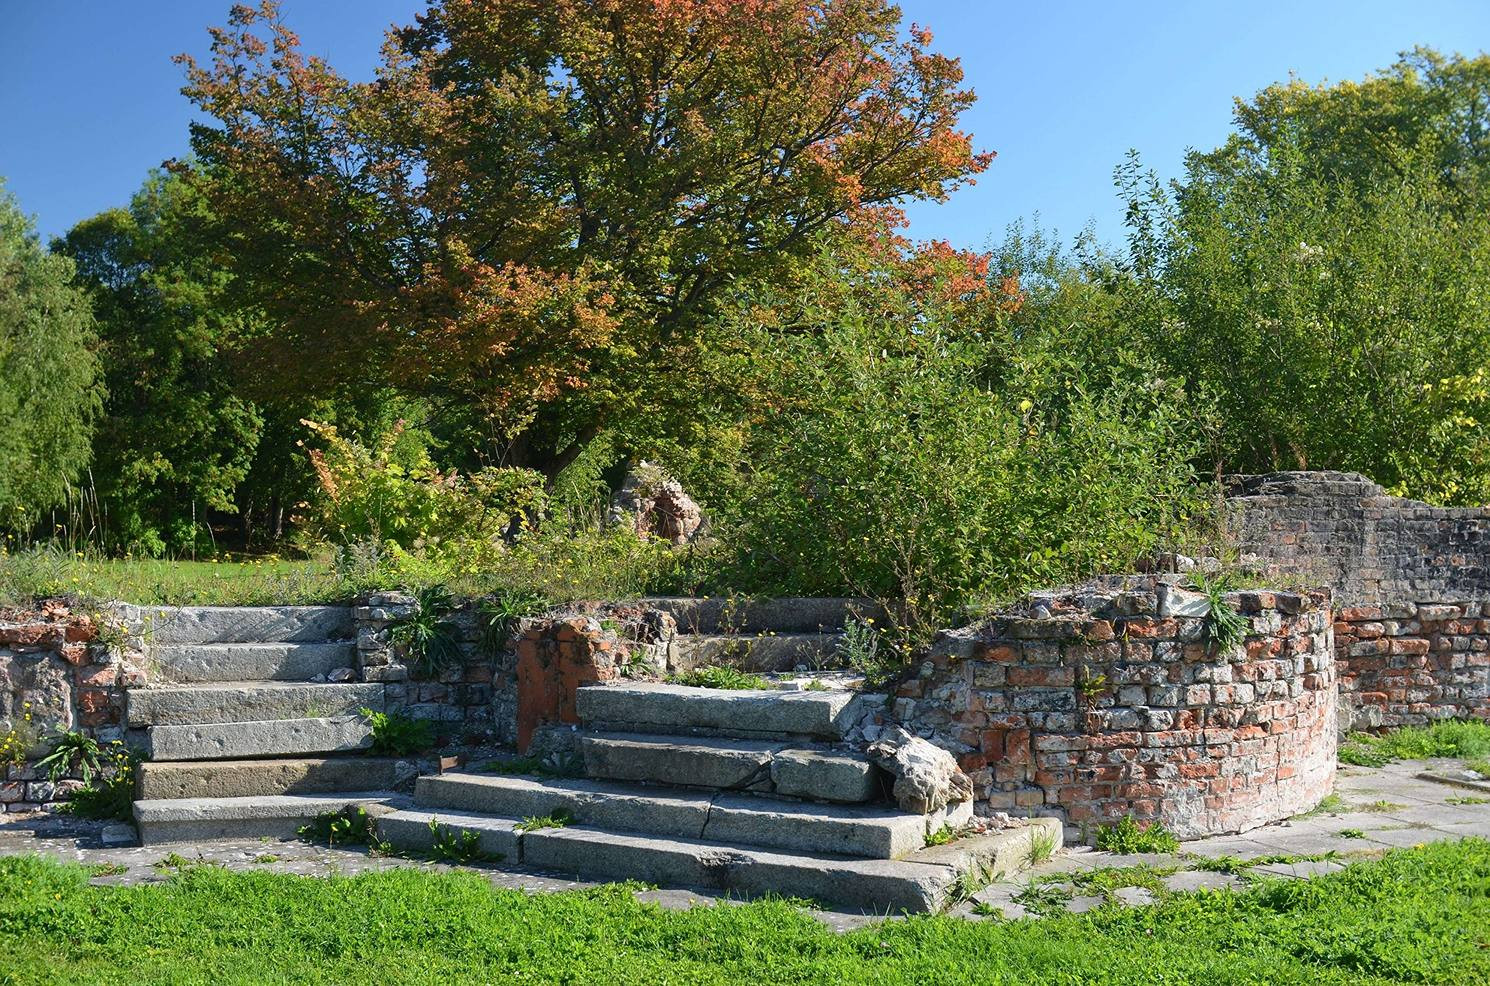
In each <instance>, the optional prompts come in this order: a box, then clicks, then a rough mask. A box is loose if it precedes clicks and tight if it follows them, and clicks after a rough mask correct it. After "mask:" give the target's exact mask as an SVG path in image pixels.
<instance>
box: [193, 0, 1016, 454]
mask: <svg viewBox="0 0 1490 986" xmlns="http://www.w3.org/2000/svg"><path fill="white" fill-rule="evenodd" d="M212 36H213V41H212V59H211V60H210V62H207V63H199V62H197V61H196V60H195V59H193V58H191V57H190V56H182V61H183V63H184V64H185V66H186V70H187V77H188V84H187V86H186V90H185V91H186V93H187V95H188V96H189V97H190V98H191V99H192V100H193V101H195V102H196V103H197V105H198V106H199V107H200V108H201V109H202V110H203V111H204V112H205V113H206V114H207V115H208V116H209V117H210V118H211V120H212V122H210V123H205V124H198V125H195V126H194V128H193V136H192V146H193V149H194V151H195V153H196V155H197V156H198V157H199V158H200V160H201V162H202V164H203V165H204V168H203V171H202V172H201V175H202V177H201V179H200V180H201V183H202V187H203V188H204V190H205V192H206V194H207V196H208V198H209V200H210V202H211V205H212V208H213V210H214V211H215V213H216V215H217V216H218V217H219V218H220V220H221V223H222V234H221V235H222V237H223V244H224V246H225V248H226V253H227V255H228V256H229V257H230V262H231V264H232V267H233V270H234V271H235V273H237V274H239V275H240V276H239V278H238V280H236V281H235V282H234V283H235V284H236V285H238V286H239V288H240V289H241V290H242V291H243V292H244V293H245V297H246V298H247V299H250V300H251V301H252V302H253V303H255V304H257V305H259V306H261V307H262V308H263V309H264V310H265V311H266V312H267V313H268V314H269V315H270V316H271V318H272V321H273V324H274V326H275V329H274V331H273V332H271V333H267V334H266V335H265V337H264V338H262V339H260V340H259V341H258V343H257V344H256V345H254V346H253V347H252V352H253V353H254V354H255V355H256V356H257V357H259V358H262V359H263V360H265V361H267V362H269V363H270V364H271V365H272V366H273V367H274V378H275V380H276V384H277V385H278V386H281V387H285V388H299V389H302V390H304V391H308V392H315V391H316V390H317V389H318V388H320V387H323V386H324V385H325V383H326V381H328V380H347V379H358V380H376V381H381V382H387V383H391V384H393V385H395V386H398V387H400V388H403V389H405V390H408V391H411V392H415V393H419V394H422V395H427V396H429V397H432V398H434V399H436V400H437V401H440V402H443V403H444V404H445V405H447V406H452V407H458V408H461V409H463V410H464V411H465V412H466V413H469V414H472V415H474V416H476V417H477V418H478V419H479V420H480V421H482V422H483V423H484V427H485V429H486V433H487V435H488V436H489V438H490V440H491V442H492V444H493V445H494V446H498V447H501V448H502V449H503V451H504V452H505V454H506V455H507V456H508V457H509V461H511V462H513V463H514V464H517V465H524V464H534V465H538V466H539V467H541V468H543V469H544V471H546V472H549V473H550V474H552V473H553V472H554V471H556V469H557V468H558V467H559V466H561V465H563V464H565V463H566V462H568V461H569V460H570V459H571V458H572V457H573V456H574V455H576V454H578V452H579V451H580V450H581V449H582V448H583V446H584V445H585V443H586V442H587V441H588V440H589V439H590V438H591V437H593V435H594V434H596V433H597V432H598V431H599V430H600V428H601V427H603V426H604V425H605V424H606V423H608V422H612V421H615V420H617V419H619V418H621V417H624V416H625V415H626V414H628V413H636V412H638V411H639V410H640V409H641V408H643V407H645V406H647V405H648V404H649V403H655V401H656V400H657V399H658V398H657V396H656V395H657V394H659V393H667V392H668V391H669V389H670V388H668V387H667V386H666V385H665V384H663V385H659V384H658V380H659V378H662V379H665V378H666V377H667V376H668V374H669V372H671V371H676V370H677V369H678V368H680V367H685V366H686V365H687V364H688V361H689V359H690V355H689V354H690V351H691V345H692V342H693V341H694V340H695V339H696V337H697V334H698V333H699V332H700V331H702V329H703V327H704V326H705V325H706V323H707V318H708V316H709V315H710V314H711V313H712V312H713V311H714V310H715V308H716V307H717V304H718V299H719V297H720V295H721V293H722V292H723V291H724V289H726V288H728V287H729V286H730V285H731V284H733V283H735V282H736V281H738V280H740V279H743V278H749V277H752V276H762V275H768V274H770V273H771V272H772V271H776V270H780V269H781V268H782V267H783V265H786V264H788V263H789V262H790V261H791V260H793V259H795V258H800V257H802V256H804V255H806V254H807V253H808V252H809V251H810V247H811V242H812V239H813V236H814V234H815V233H817V232H818V231H820V230H822V229H824V228H826V227H828V226H830V225H833V224H836V223H845V222H846V223H850V224H854V223H859V222H863V221H866V220H871V219H872V220H874V221H883V213H884V211H885V210H887V209H891V208H892V207H893V205H894V204H895V203H896V202H898V201H900V200H902V199H904V198H907V197H922V198H924V197H931V198H936V197H941V196H944V195H945V194H946V193H947V192H948V191H949V190H950V189H951V188H954V187H956V186H957V185H958V184H959V183H962V182H964V181H967V180H970V178H971V177H972V176H973V175H974V174H976V173H977V172H979V171H981V170H982V169H983V168H984V167H986V166H987V164H988V161H989V160H990V158H991V155H988V154H978V153H975V152H974V151H973V149H972V147H971V144H970V141H969V138H968V137H967V135H965V134H963V133H962V132H960V131H959V130H958V129H957V127H956V124H957V119H958V116H959V114H960V113H961V112H962V111H963V110H964V109H966V108H967V107H968V106H969V105H970V103H971V101H972V98H973V97H972V93H971V92H969V91H967V90H965V89H962V88H960V83H961V78H962V72H961V69H960V67H959V65H958V63H957V62H956V61H955V60H953V59H949V58H946V57H944V56H941V55H938V54H936V53H934V52H932V51H931V50H930V41H931V38H930V35H929V33H928V32H925V31H922V30H919V29H913V30H912V31H911V32H910V33H909V35H908V36H905V37H902V35H901V32H900V13H899V10H898V9H897V8H895V7H894V6H892V5H891V4H890V3H888V2H887V0H831V2H826V3H806V2H803V0H748V2H723V0H598V2H593V0H433V2H432V3H431V4H430V6H429V9H428V10H427V12H426V13H424V14H423V15H421V16H420V17H419V18H418V22H417V23H416V24H415V25H413V26H410V27H408V28H404V29H401V30H395V31H393V32H391V33H390V34H389V36H388V38H387V41H386V43H385V45H384V48H383V61H382V64H381V66H380V67H379V69H378V72H377V78H376V79H374V80H373V81H371V82H353V81H349V80H347V79H345V78H343V77H342V76H340V75H338V74H337V73H336V72H335V71H334V70H333V69H332V68H331V67H330V66H329V65H327V64H325V63H324V62H323V61H321V60H319V59H316V58H310V57H307V56H305V55H304V54H303V53H302V52H301V50H300V46H299V42H298V39H297V38H296V37H295V35H294V34H293V33H292V32H291V31H290V29H289V28H288V27H287V26H286V24H285V23H284V21H283V20H282V18H281V16H280V12H279V9H278V6H277V4H275V3H274V2H272V0H265V2H263V3H261V4H260V5H259V6H257V7H248V6H242V5H240V6H235V7H234V8H233V11H232V14H231V17H230V21H229V25H228V26H227V27H226V28H223V29H218V30H214V31H213V32H212Z"/></svg>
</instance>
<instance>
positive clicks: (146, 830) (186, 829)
mask: <svg viewBox="0 0 1490 986" xmlns="http://www.w3.org/2000/svg"><path fill="white" fill-rule="evenodd" d="M396 801H397V799H396V798H394V797H393V796H392V795H390V794H389V793H388V792H386V791H359V792H348V793H346V794H323V795H314V794H282V795H259V796H255V797H248V798H172V799H169V800H151V801H136V802H135V804H134V816H135V825H136V827H137V828H138V829H139V830H140V844H141V845H145V846H149V845H155V844H158V843H162V842H206V841H211V840H214V839H261V838H280V839H288V838H292V837H294V835H295V834H296V832H297V831H298V830H299V828H300V827H301V826H302V825H305V824H306V823H308V822H309V821H311V820H312V819H314V818H315V817H316V816H317V815H322V814H326V813H329V812H335V811H340V810H342V809H343V808H345V807H347V806H348V805H362V806H363V807H365V808H366V809H367V810H368V813H369V814H373V815H378V814H385V813H387V812H388V811H391V810H392V808H391V807H389V805H390V803H391V802H396Z"/></svg>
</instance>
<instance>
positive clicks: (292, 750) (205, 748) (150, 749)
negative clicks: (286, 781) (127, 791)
mask: <svg viewBox="0 0 1490 986" xmlns="http://www.w3.org/2000/svg"><path fill="white" fill-rule="evenodd" d="M145 735H146V741H145V749H146V755H147V756H148V757H149V758H150V759H151V760H236V759H241V758H244V757H274V756H296V755H299V754H316V753H350V752H354V751H357V750H365V749H367V748H368V747H370V746H372V727H371V726H369V725H368V723H367V720H365V719H363V718H361V717H360V716H336V717H329V718H324V719H319V718H318V719H272V720H265V721H262V722H220V723H203V724H197V725H189V726H151V727H150V729H149V730H148V731H147V732H146V734H145Z"/></svg>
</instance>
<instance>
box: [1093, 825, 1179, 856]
mask: <svg viewBox="0 0 1490 986" xmlns="http://www.w3.org/2000/svg"><path fill="white" fill-rule="evenodd" d="M1093 844H1094V845H1095V846H1096V847H1097V848H1098V849H1104V850H1106V851H1107V852H1112V853H1117V854H1119V855H1124V856H1126V855H1131V854H1133V853H1144V852H1175V851H1176V850H1178V849H1179V847H1180V840H1179V839H1177V838H1175V836H1174V833H1172V832H1170V831H1169V830H1168V829H1167V828H1165V827H1164V823H1163V822H1150V823H1149V824H1147V825H1139V824H1138V822H1136V821H1134V820H1133V816H1132V815H1124V816H1123V817H1122V818H1120V819H1119V820H1118V821H1117V823H1116V824H1113V825H1099V826H1097V835H1096V838H1095V839H1094V840H1093Z"/></svg>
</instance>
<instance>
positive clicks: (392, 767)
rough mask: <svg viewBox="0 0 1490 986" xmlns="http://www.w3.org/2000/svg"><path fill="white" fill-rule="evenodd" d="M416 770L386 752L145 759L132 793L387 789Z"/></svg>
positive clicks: (176, 795) (166, 794) (214, 795)
mask: <svg viewBox="0 0 1490 986" xmlns="http://www.w3.org/2000/svg"><path fill="white" fill-rule="evenodd" d="M416 772H417V770H416V768H415V766H414V765H413V764H411V763H409V762H407V761H399V760H396V759H393V758H389V757H301V758H294V759H284V760H211V761H182V762H164V763H153V762H147V763H143V764H140V766H139V770H138V780H137V782H136V796H137V797H139V798H141V799H144V800H161V799H166V798H234V797H253V796H256V795H271V794H320V793H328V792H341V791H370V790H389V789H392V788H393V787H394V786H395V785H397V784H399V783H402V782H405V781H408V780H411V779H412V778H413V776H414V774H415V773H416Z"/></svg>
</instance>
